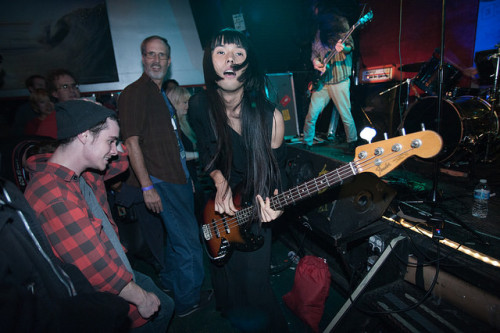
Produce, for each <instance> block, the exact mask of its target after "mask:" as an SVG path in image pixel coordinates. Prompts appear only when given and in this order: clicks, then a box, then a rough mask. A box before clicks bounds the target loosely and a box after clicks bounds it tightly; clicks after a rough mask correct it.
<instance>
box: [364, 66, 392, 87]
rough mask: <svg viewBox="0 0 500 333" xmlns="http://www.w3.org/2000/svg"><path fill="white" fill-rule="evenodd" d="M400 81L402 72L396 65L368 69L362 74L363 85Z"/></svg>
mask: <svg viewBox="0 0 500 333" xmlns="http://www.w3.org/2000/svg"><path fill="white" fill-rule="evenodd" d="M400 79H401V72H400V71H399V70H397V69H396V66H394V65H385V66H374V67H367V68H366V69H365V70H364V71H362V72H361V82H362V83H379V82H388V81H392V80H400Z"/></svg>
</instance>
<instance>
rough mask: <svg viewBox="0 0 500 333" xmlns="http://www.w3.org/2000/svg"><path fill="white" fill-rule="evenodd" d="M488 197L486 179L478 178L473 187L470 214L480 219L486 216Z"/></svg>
mask: <svg viewBox="0 0 500 333" xmlns="http://www.w3.org/2000/svg"><path fill="white" fill-rule="evenodd" d="M489 199H490V188H489V187H488V182H487V181H486V179H480V180H479V184H477V186H476V187H475V188H474V203H473V204H472V216H475V217H479V218H481V219H484V218H486V216H488V200H489Z"/></svg>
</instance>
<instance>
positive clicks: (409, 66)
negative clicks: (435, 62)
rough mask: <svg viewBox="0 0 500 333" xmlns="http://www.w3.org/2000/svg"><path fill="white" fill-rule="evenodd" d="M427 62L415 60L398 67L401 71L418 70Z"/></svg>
mask: <svg viewBox="0 0 500 333" xmlns="http://www.w3.org/2000/svg"><path fill="white" fill-rule="evenodd" d="M425 63H427V62H426V61H421V62H414V63H412V64H406V65H402V66H400V67H399V68H398V70H400V71H401V72H415V73H416V72H418V71H419V70H420V68H421V67H422V66H423V65H424V64H425Z"/></svg>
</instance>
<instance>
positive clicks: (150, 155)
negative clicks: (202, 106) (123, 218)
mask: <svg viewBox="0 0 500 333" xmlns="http://www.w3.org/2000/svg"><path fill="white" fill-rule="evenodd" d="M141 54H142V64H143V67H144V73H143V74H142V76H141V77H140V78H139V79H138V80H137V81H135V82H134V83H132V84H130V85H129V86H127V87H126V88H125V90H124V91H123V92H122V93H121V95H120V98H119V99H118V111H119V114H120V122H121V125H122V135H123V139H124V140H125V143H126V146H127V148H128V149H129V151H130V155H129V158H130V164H131V167H132V168H131V169H132V170H133V173H134V176H132V177H130V178H129V182H130V184H131V185H133V186H136V187H138V188H142V192H143V197H144V202H145V204H146V206H147V207H148V209H150V210H151V211H152V212H154V213H156V214H160V216H161V218H162V220H163V223H164V225H165V228H166V231H167V240H166V250H165V256H166V260H165V263H164V265H165V267H164V269H163V270H162V272H161V274H160V275H161V281H162V283H163V285H164V287H165V288H167V289H169V290H172V291H173V294H174V300H175V308H176V312H177V315H178V316H179V317H185V316H187V315H189V314H191V313H193V312H194V311H196V310H198V309H199V308H201V307H202V306H204V305H206V304H207V303H208V301H209V300H210V298H211V297H212V293H213V291H211V290H210V291H204V292H201V286H202V283H203V279H204V269H203V250H202V247H201V243H200V237H199V228H198V223H197V222H196V218H195V215H194V196H193V189H192V185H191V176H190V174H189V171H188V169H187V166H186V152H185V149H184V145H183V144H182V141H181V139H180V133H179V131H178V128H179V123H178V120H177V115H176V112H175V109H174V107H173V106H172V104H171V103H170V101H169V100H168V98H167V96H166V94H165V92H164V91H162V90H161V85H162V82H163V79H164V78H165V75H166V73H167V70H168V67H169V66H170V61H171V60H170V46H169V45H168V42H167V40H166V39H165V38H163V37H159V36H150V37H148V38H146V39H145V40H144V41H143V42H142V44H141Z"/></svg>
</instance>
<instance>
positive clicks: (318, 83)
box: [308, 10, 373, 92]
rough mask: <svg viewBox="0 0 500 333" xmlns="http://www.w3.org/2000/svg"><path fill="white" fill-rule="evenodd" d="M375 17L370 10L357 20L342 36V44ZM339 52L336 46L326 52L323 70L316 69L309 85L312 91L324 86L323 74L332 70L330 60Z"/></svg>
mask: <svg viewBox="0 0 500 333" xmlns="http://www.w3.org/2000/svg"><path fill="white" fill-rule="evenodd" d="M372 19H373V12H372V11H371V10H370V11H369V12H368V13H366V14H365V15H364V16H363V17H362V18H360V19H359V20H358V22H356V23H355V24H354V25H353V26H352V27H351V28H350V29H349V31H347V33H346V34H345V35H344V37H343V38H342V42H341V43H342V44H344V43H345V41H346V40H347V39H348V38H349V36H351V34H352V33H353V32H354V30H356V28H357V27H359V26H360V25H363V24H365V23H367V22H369V21H371V20H372ZM338 53H339V52H338V51H337V50H336V49H335V47H334V48H333V50H332V51H330V52H328V53H327V54H326V57H325V59H323V61H321V63H322V64H323V66H324V67H323V70H321V71H319V70H318V71H316V72H315V77H314V79H313V80H312V81H311V82H310V83H309V86H308V89H309V91H310V92H312V91H317V90H321V88H323V85H324V79H325V77H324V76H323V74H325V72H326V71H329V70H330V67H331V63H330V61H331V60H332V59H333V57H335V56H336V55H337V54H338Z"/></svg>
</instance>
